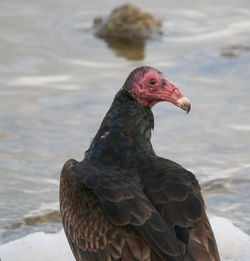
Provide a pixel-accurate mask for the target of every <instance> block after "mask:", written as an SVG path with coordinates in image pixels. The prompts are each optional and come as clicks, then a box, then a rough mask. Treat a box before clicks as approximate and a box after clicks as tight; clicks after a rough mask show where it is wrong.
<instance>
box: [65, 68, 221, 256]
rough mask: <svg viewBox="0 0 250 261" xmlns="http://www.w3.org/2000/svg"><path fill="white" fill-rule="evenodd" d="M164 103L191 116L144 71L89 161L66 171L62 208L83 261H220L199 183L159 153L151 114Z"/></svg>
mask: <svg viewBox="0 0 250 261" xmlns="http://www.w3.org/2000/svg"><path fill="white" fill-rule="evenodd" d="M163 100H165V101H169V102H172V103H173V104H175V105H177V106H179V107H181V108H182V109H184V110H186V111H189V110H190V104H189V102H188V100H187V98H185V97H184V96H183V94H182V93H181V91H180V90H179V89H178V88H177V87H175V86H174V85H173V84H172V83H170V82H168V80H167V78H166V77H165V76H164V75H163V74H162V73H160V72H159V71H157V70H155V69H153V68H151V67H141V68H137V69H136V70H134V71H133V72H132V73H131V74H130V76H129V77H128V79H127V81H126V82H125V84H124V86H123V88H122V90H120V91H119V92H118V93H117V95H116V96H115V99H114V101H113V103H112V105H111V107H110V109H109V111H108V112H107V114H106V116H105V118H104V119H103V121H102V123H101V126H100V128H99V130H98V132H97V134H96V136H95V138H94V140H93V141H92V143H91V145H90V148H89V149H88V151H87V152H86V155H85V158H84V159H83V160H82V161H81V162H77V161H76V160H73V159H71V160H68V161H67V162H66V163H65V165H64V167H63V169H62V173H61V182H60V208H61V215H62V222H63V226H64V229H65V233H66V236H67V238H68V241H69V244H70V246H71V249H72V251H73V253H74V256H75V258H76V260H78V261H79V260H81V261H94V260H95V261H114V260H123V261H133V260H134V261H135V260H137V261H150V260H151V261H156V260H157V261H159V260H166V261H181V260H185V261H187V260H189V261H218V260H220V258H219V255H218V250H217V246H216V242H215V238H214V235H213V232H212V229H211V227H210V224H209V221H208V219H207V216H206V212H205V205H204V201H203V198H202V195H201V190H200V186H199V183H198V181H197V180H196V178H195V176H194V175H193V174H192V173H191V172H189V171H188V170H186V169H184V168H183V167H181V166H180V165H178V164H177V163H175V162H173V161H170V160H167V159H164V158H161V157H159V156H157V155H156V154H155V152H154V150H153V148H152V145H151V142H150V138H151V130H152V128H153V126H154V118H153V114H152V112H151V109H150V108H151V107H152V106H153V105H154V104H156V103H157V102H159V101H163Z"/></svg>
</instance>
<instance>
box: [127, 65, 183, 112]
mask: <svg viewBox="0 0 250 261" xmlns="http://www.w3.org/2000/svg"><path fill="white" fill-rule="evenodd" d="M150 79H155V80H156V83H155V84H154V85H152V84H150V82H149V80H150ZM132 93H133V96H134V98H135V99H136V100H137V101H138V102H139V103H140V104H141V105H143V106H148V107H149V108H152V107H153V106H154V105H155V104H156V103H158V102H160V101H168V102H171V103H173V104H175V105H177V103H178V100H179V99H180V98H182V97H184V95H183V93H182V92H181V91H180V89H179V88H177V87H176V86H175V85H174V84H172V83H171V82H169V81H168V80H167V77H166V76H165V75H163V74H162V73H160V72H157V71H154V70H150V71H148V72H147V73H146V74H145V75H144V77H143V78H141V79H138V82H137V83H134V84H133V91H132Z"/></svg>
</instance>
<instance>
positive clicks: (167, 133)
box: [0, 0, 250, 243]
mask: <svg viewBox="0 0 250 261" xmlns="http://www.w3.org/2000/svg"><path fill="white" fill-rule="evenodd" d="M133 3H135V4H137V5H139V6H140V7H142V8H143V10H145V11H149V12H151V13H152V14H153V15H154V16H155V17H157V18H161V19H163V35H162V36H157V37H155V38H154V39H152V40H149V41H148V42H147V44H146V45H145V46H139V47H137V51H136V52H135V51H131V50H128V49H125V50H124V49H121V48H120V47H119V46H117V45H116V44H110V43H109V44H108V43H105V42H104V41H103V40H100V39H97V38H96V37H95V36H94V35H93V33H92V31H91V26H92V21H93V19H94V17H96V16H100V15H101V16H102V15H105V14H108V13H109V12H110V10H111V9H112V8H114V7H115V6H117V1H114V0H102V1H80V0H72V1H70V2H69V1H64V2H62V1H58V0H57V1H53V3H51V2H50V1H47V0H45V1H36V2H34V1H31V0H25V1H22V3H21V2H20V1H18V0H12V1H5V2H1V4H0V19H1V23H0V30H1V36H0V57H1V62H0V74H1V77H0V97H1V103H0V180H1V182H0V243H3V242H8V241H10V240H12V239H15V238H19V237H21V236H23V235H26V234H29V233H31V232H34V231H39V230H44V231H50V232H53V231H57V230H58V229H59V228H60V227H61V225H60V222H59V218H58V214H53V213H57V212H54V211H58V186H59V175H60V170H61V168H62V166H63V164H64V162H65V161H66V160H67V159H69V158H75V159H78V160H80V159H82V158H83V155H84V151H85V150H86V149H87V148H88V145H89V142H90V140H91V138H92V137H93V136H94V134H95V132H96V130H97V128H98V126H99V124H100V121H101V119H102V117H103V116H104V114H105V112H106V111H107V109H108V107H109V106H110V103H111V101H112V99H113V96H114V94H115V93H116V92H117V90H118V89H119V88H120V87H121V86H122V84H123V82H124V80H125V78H126V77H127V75H128V73H129V72H130V71H131V70H132V69H134V68H135V67H137V66H140V65H150V66H153V67H157V68H158V69H159V70H161V71H163V72H164V73H166V74H167V75H168V76H169V78H170V79H171V80H172V81H173V82H174V83H175V84H176V85H177V86H179V87H180V89H181V90H182V91H183V92H184V93H185V95H186V96H187V97H189V99H190V100H191V102H192V111H191V113H190V114H188V115H185V114H184V113H183V111H181V110H179V109H178V108H175V107H174V106H173V105H170V104H167V103H162V104H159V105H157V106H155V108H154V109H153V111H154V114H155V131H154V134H153V144H154V148H155V151H156V152H157V153H158V154H159V155H161V156H164V157H167V158H170V159H172V160H175V161H177V162H178V163H180V164H182V165H183V166H185V167H186V168H188V169H190V170H192V171H193V172H194V173H195V174H196V176H197V178H198V179H199V181H200V183H201V186H202V189H203V193H204V197H205V200H206V204H207V210H208V213H209V214H210V215H219V216H224V217H227V218H229V219H230V220H231V221H232V222H233V223H234V224H236V225H237V226H239V227H240V228H241V229H242V230H243V231H245V232H246V233H248V234H250V225H249V224H250V222H249V221H250V192H249V191H250V175H249V172H250V161H249V158H250V117H249V115H250V102H249V100H250V88H249V81H250V76H249V71H250V51H249V49H250V48H249V47H250V2H249V1H248V0H244V1H243V0H241V1H233V0H231V1H230V0H229V1H226V0H221V1H220V2H219V3H217V1H215V0H210V1H181V0H179V1H165V2H164V3H163V2H162V1H159V0H157V1H154V6H153V8H152V2H151V1H143V6H142V2H141V1H139V0H138V1H133ZM48 213H50V214H48ZM51 213H52V214H51ZM47 214H48V215H47ZM38 217H40V218H38ZM27 220H28V221H27Z"/></svg>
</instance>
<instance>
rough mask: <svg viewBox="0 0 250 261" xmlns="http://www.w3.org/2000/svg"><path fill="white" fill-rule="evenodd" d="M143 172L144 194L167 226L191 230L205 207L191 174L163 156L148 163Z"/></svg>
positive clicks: (198, 186) (196, 182)
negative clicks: (189, 228)
mask: <svg viewBox="0 0 250 261" xmlns="http://www.w3.org/2000/svg"><path fill="white" fill-rule="evenodd" d="M141 172H142V174H141V176H143V177H144V179H143V183H144V192H145V194H146V195H147V197H148V198H149V199H150V201H151V203H152V204H153V205H154V206H155V207H156V209H157V210H158V211H159V213H160V214H161V216H162V217H163V218H164V220H165V221H166V222H167V223H168V224H171V225H173V226H174V225H177V226H181V227H190V226H192V225H193V224H194V223H196V222H198V221H199V220H200V219H201V217H202V215H203V213H204V211H205V205H204V201H203V198H202V195H201V189H200V185H199V183H198V181H197V179H196V177H195V175H194V174H193V173H192V172H190V171H188V170H187V169H185V168H183V167H182V166H181V165H179V164H177V163H176V162H174V161H171V160H168V159H164V158H161V157H157V158H155V159H154V161H151V162H150V161H148V164H144V166H143V168H142V169H141Z"/></svg>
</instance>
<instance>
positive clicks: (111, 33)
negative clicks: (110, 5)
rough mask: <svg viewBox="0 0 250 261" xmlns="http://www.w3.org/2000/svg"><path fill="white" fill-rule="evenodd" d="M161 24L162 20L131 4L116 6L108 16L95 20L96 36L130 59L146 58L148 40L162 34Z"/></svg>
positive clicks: (120, 54) (117, 52)
mask: <svg viewBox="0 0 250 261" xmlns="http://www.w3.org/2000/svg"><path fill="white" fill-rule="evenodd" d="M161 26H162V22H161V20H157V19H155V18H153V17H152V16H151V15H150V14H148V13H144V12H142V11H141V10H140V9H139V8H138V7H136V6H134V5H131V4H124V5H122V6H120V7H118V8H115V9H114V10H113V11H112V12H111V14H110V15H109V16H108V17H107V18H102V17H97V18H95V20H94V29H95V34H96V36H98V37H100V38H102V39H104V40H105V41H106V42H107V44H108V46H109V47H110V48H111V49H113V50H115V52H116V54H117V55H118V56H123V57H126V58H127V59H129V60H142V59H143V58H144V46H145V42H146V40H147V39H149V38H151V37H152V36H153V35H156V34H161Z"/></svg>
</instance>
